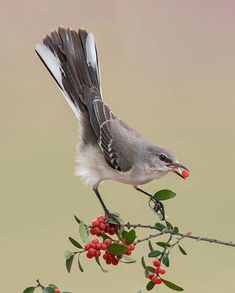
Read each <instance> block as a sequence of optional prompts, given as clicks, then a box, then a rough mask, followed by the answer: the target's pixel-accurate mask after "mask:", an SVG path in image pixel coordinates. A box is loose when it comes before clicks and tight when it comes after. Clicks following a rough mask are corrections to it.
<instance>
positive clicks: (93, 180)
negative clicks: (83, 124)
mask: <svg viewBox="0 0 235 293" xmlns="http://www.w3.org/2000/svg"><path fill="white" fill-rule="evenodd" d="M76 163H77V165H76V167H75V175H76V176H79V177H81V179H82V180H83V181H84V182H85V183H86V184H90V185H92V186H93V187H98V185H99V184H100V183H101V182H102V181H104V180H114V181H119V182H122V183H125V184H130V185H142V184H145V183H148V182H150V181H152V180H154V179H159V178H161V177H162V176H164V175H165V172H154V173H150V172H144V171H141V172H139V168H133V169H131V170H130V171H128V172H125V173H124V172H119V171H117V170H114V169H113V168H111V167H110V166H109V165H108V164H107V163H106V161H105V159H104V156H103V154H102V152H101V150H100V148H99V147H98V146H97V147H94V146H93V145H86V147H85V148H84V147H83V145H81V146H80V147H79V150H78V156H77V159H76ZM141 169H142V168H141Z"/></svg>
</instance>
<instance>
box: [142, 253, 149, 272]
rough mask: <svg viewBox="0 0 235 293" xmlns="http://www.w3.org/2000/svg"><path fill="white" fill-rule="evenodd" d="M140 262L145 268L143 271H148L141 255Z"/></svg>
mask: <svg viewBox="0 0 235 293" xmlns="http://www.w3.org/2000/svg"><path fill="white" fill-rule="evenodd" d="M141 264H142V266H143V268H144V269H145V271H148V269H147V266H146V263H145V260H144V257H143V256H142V257H141Z"/></svg>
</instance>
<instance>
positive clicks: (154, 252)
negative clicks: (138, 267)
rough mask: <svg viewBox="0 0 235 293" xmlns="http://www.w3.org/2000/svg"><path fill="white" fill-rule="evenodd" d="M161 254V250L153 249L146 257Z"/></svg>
mask: <svg viewBox="0 0 235 293" xmlns="http://www.w3.org/2000/svg"><path fill="white" fill-rule="evenodd" d="M160 254H161V251H159V250H153V251H151V252H150V253H149V254H148V257H157V256H159V255H160Z"/></svg>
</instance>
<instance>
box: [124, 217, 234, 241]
mask: <svg viewBox="0 0 235 293" xmlns="http://www.w3.org/2000/svg"><path fill="white" fill-rule="evenodd" d="M124 226H125V227H127V228H128V229H130V228H145V229H152V230H156V227H155V226H151V225H142V224H130V223H127V224H125V225H124ZM163 234H172V235H175V236H181V237H183V238H190V239H194V240H197V241H205V242H210V243H215V244H220V245H225V246H231V247H235V242H232V241H225V240H219V239H215V238H209V237H207V236H197V235H192V234H189V233H181V232H179V233H176V234H174V233H173V232H172V231H169V230H164V231H161V232H158V233H156V234H150V235H149V236H148V237H145V238H141V239H138V240H137V241H136V242H135V243H134V244H138V243H140V242H144V241H148V240H150V239H151V238H155V237H158V236H161V235H163Z"/></svg>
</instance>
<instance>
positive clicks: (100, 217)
mask: <svg viewBox="0 0 235 293" xmlns="http://www.w3.org/2000/svg"><path fill="white" fill-rule="evenodd" d="M97 220H99V221H100V222H104V221H106V217H104V216H99V217H98V218H97Z"/></svg>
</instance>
